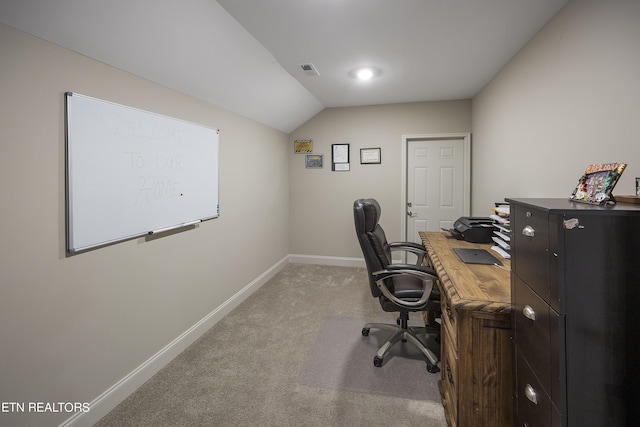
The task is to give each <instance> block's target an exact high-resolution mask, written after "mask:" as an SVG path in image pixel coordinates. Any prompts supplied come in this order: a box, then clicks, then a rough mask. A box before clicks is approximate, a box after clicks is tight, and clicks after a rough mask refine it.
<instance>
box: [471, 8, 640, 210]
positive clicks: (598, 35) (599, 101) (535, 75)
mask: <svg viewBox="0 0 640 427" xmlns="http://www.w3.org/2000/svg"><path fill="white" fill-rule="evenodd" d="M639 118H640V2H639V1H637V0H612V1H601V0H579V1H576V0H574V1H570V2H569V3H568V4H567V6H565V8H564V9H562V10H561V11H560V12H559V13H558V14H557V15H556V17H555V18H553V19H552V20H551V21H550V22H549V23H548V24H547V25H546V27H544V28H543V29H542V30H541V31H540V32H539V33H538V34H537V35H536V36H535V37H534V38H533V39H532V40H531V41H530V42H529V43H528V44H527V45H526V46H525V48H523V49H522V50H521V51H520V52H519V54H518V55H516V56H515V57H514V58H513V59H512V61H511V62H510V63H509V64H508V65H507V66H506V67H505V68H504V69H503V70H502V71H501V72H500V73H499V74H498V75H497V76H495V78H494V79H493V81H492V82H491V83H490V84H489V85H487V86H486V87H485V88H484V89H483V90H482V92H481V93H480V94H479V95H477V96H476V97H475V98H474V99H473V147H474V151H473V157H472V169H473V175H472V187H473V189H472V210H473V213H474V214H476V215H480V214H484V213H485V212H487V210H488V209H489V207H490V206H491V203H493V201H495V200H501V199H503V198H504V197H505V196H508V197H568V196H569V195H570V194H571V191H572V190H573V188H574V187H575V185H576V184H577V181H578V178H579V177H580V175H581V174H582V172H583V171H584V168H585V166H587V165H588V164H590V163H602V162H616V161H621V162H626V163H628V165H629V166H628V167H627V170H626V171H625V172H624V173H623V175H622V178H621V180H620V182H619V183H618V185H617V187H616V189H615V191H614V194H619V195H624V194H634V192H635V179H634V178H635V177H637V176H640V141H639V140H638V135H639V134H640V119H639Z"/></svg>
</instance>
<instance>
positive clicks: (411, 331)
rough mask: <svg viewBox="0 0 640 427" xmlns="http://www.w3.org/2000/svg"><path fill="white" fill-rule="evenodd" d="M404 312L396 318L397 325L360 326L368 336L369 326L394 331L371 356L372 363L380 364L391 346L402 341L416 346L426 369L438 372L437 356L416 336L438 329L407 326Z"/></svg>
mask: <svg viewBox="0 0 640 427" xmlns="http://www.w3.org/2000/svg"><path fill="white" fill-rule="evenodd" d="M403 314H405V313H401V316H400V318H399V319H398V325H391V324H388V323H367V324H366V325H364V328H362V335H364V336H368V335H369V330H370V329H371V328H376V329H383V330H386V331H391V332H394V334H393V335H392V336H391V338H389V340H388V341H387V342H385V343H384V344H383V345H382V346H381V347H380V348H379V349H378V352H377V353H376V356H375V357H374V358H373V364H374V366H376V367H380V366H382V363H383V361H384V357H385V356H386V355H387V353H388V352H389V350H390V349H391V347H393V346H394V345H395V344H397V343H398V342H399V341H401V340H402V342H407V341H408V342H410V343H411V344H413V345H414V346H416V347H417V348H418V350H420V351H421V352H422V354H424V355H425V357H426V358H427V371H429V372H431V373H436V372H440V368H439V367H438V358H437V357H436V355H435V354H434V353H433V352H432V351H431V350H429V349H428V348H427V347H425V345H424V344H423V343H422V341H420V340H419V339H418V337H417V333H420V332H422V331H424V332H425V333H426V332H427V331H432V332H434V333H438V334H439V331H438V330H436V329H435V328H423V327H410V326H407V320H408V315H407V316H406V318H404V317H405V316H403Z"/></svg>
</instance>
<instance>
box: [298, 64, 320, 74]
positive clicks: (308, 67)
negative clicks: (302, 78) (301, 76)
mask: <svg viewBox="0 0 640 427" xmlns="http://www.w3.org/2000/svg"><path fill="white" fill-rule="evenodd" d="M300 68H302V71H304V73H305V74H307V75H309V76H319V75H320V73H319V72H318V70H316V67H315V66H314V65H313V64H310V63H307V64H300Z"/></svg>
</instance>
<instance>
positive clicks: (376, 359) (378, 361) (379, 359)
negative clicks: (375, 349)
mask: <svg viewBox="0 0 640 427" xmlns="http://www.w3.org/2000/svg"><path fill="white" fill-rule="evenodd" d="M373 366H375V367H376V368H379V367H380V366H382V357H378V356H376V357H374V358H373Z"/></svg>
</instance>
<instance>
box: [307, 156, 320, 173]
mask: <svg viewBox="0 0 640 427" xmlns="http://www.w3.org/2000/svg"><path fill="white" fill-rule="evenodd" d="M304 167H305V168H307V169H322V154H307V155H306V157H305V161H304Z"/></svg>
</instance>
